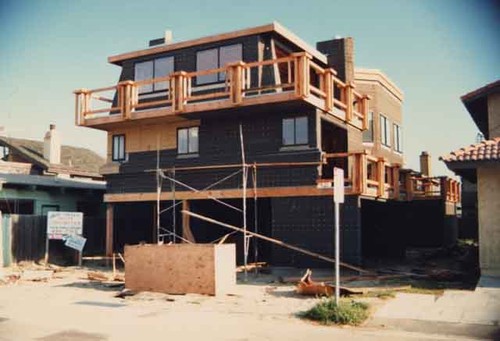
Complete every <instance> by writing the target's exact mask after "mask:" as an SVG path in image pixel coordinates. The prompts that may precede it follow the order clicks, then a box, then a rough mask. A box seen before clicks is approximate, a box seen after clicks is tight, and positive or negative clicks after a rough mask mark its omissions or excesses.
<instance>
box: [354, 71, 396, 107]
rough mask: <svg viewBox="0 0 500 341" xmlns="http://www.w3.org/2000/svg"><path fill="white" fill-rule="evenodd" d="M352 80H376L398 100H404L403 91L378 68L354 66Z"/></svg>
mask: <svg viewBox="0 0 500 341" xmlns="http://www.w3.org/2000/svg"><path fill="white" fill-rule="evenodd" d="M354 80H355V81H361V82H378V83H379V84H380V85H382V86H383V87H384V88H385V89H386V90H387V91H389V92H390V93H391V94H393V95H394V96H395V97H396V98H397V99H398V100H400V101H401V102H402V101H403V100H404V92H403V91H402V90H401V89H400V88H399V87H398V86H397V85H396V83H394V82H393V81H392V80H391V79H390V78H389V76H387V75H386V74H385V73H384V72H382V71H381V70H379V69H365V68H355V69H354Z"/></svg>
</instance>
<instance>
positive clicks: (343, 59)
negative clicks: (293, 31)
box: [316, 37, 354, 82]
mask: <svg viewBox="0 0 500 341" xmlns="http://www.w3.org/2000/svg"><path fill="white" fill-rule="evenodd" d="M316 49H317V50H318V51H320V52H321V53H323V54H324V55H326V56H327V58H328V66H329V67H332V68H334V69H335V71H337V77H338V78H340V80H342V81H344V82H354V40H353V39H352V38H351V37H346V38H335V39H332V40H326V41H320V42H318V43H316Z"/></svg>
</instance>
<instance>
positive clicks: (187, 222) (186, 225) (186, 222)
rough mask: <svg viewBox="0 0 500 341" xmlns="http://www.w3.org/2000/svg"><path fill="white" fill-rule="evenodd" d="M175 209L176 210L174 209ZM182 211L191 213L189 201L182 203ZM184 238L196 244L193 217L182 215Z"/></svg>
mask: <svg viewBox="0 0 500 341" xmlns="http://www.w3.org/2000/svg"><path fill="white" fill-rule="evenodd" d="M174 209H175V208H174ZM182 211H183V212H185V211H189V201H188V200H184V201H183V202H182ZM182 238H184V239H186V240H189V241H190V242H192V243H195V242H196V241H195V239H194V236H193V232H192V231H191V216H189V215H187V214H184V213H183V214H182Z"/></svg>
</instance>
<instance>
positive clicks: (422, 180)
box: [401, 174, 461, 203]
mask: <svg viewBox="0 0 500 341" xmlns="http://www.w3.org/2000/svg"><path fill="white" fill-rule="evenodd" d="M401 197H402V198H404V199H406V200H419V199H437V198H443V199H445V200H446V201H448V202H452V203H458V202H460V201H461V193H460V183H459V182H458V181H456V180H454V179H452V178H449V177H447V176H440V177H422V176H413V175H410V174H406V175H405V179H404V185H403V186H402V187H401Z"/></svg>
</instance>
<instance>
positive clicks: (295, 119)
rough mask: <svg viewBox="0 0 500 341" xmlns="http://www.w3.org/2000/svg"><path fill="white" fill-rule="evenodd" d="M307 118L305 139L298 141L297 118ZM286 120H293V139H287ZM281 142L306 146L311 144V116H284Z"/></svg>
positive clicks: (285, 144)
mask: <svg viewBox="0 0 500 341" xmlns="http://www.w3.org/2000/svg"><path fill="white" fill-rule="evenodd" d="M302 119H305V128H306V130H305V132H306V135H305V141H297V120H302ZM285 121H293V141H292V143H286V141H285ZM281 130H282V131H281V144H282V145H283V146H305V145H308V144H309V118H308V117H307V116H296V117H284V118H283V119H282V121H281Z"/></svg>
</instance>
